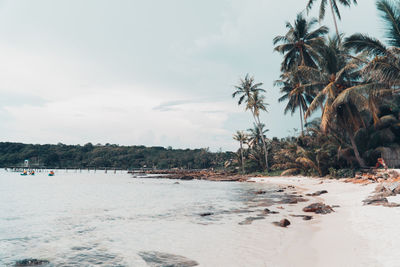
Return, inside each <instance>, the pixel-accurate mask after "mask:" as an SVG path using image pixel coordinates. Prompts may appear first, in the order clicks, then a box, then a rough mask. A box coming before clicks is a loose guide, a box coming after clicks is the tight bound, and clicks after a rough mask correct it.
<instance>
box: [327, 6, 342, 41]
mask: <svg viewBox="0 0 400 267" xmlns="http://www.w3.org/2000/svg"><path fill="white" fill-rule="evenodd" d="M329 4H330V5H331V11H332V17H333V23H334V24H335V29H336V35H337V37H338V38H339V30H338V26H337V22H336V16H335V11H334V10H333V4H332V0H329ZM339 43H340V38H339Z"/></svg>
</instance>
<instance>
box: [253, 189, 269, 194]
mask: <svg viewBox="0 0 400 267" xmlns="http://www.w3.org/2000/svg"><path fill="white" fill-rule="evenodd" d="M266 193H267V191H264V190H258V191H256V192H254V194H256V195H264V194H266Z"/></svg>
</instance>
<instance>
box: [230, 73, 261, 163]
mask: <svg viewBox="0 0 400 267" xmlns="http://www.w3.org/2000/svg"><path fill="white" fill-rule="evenodd" d="M262 85H263V83H255V82H254V77H250V76H249V74H246V76H245V78H244V79H240V84H239V85H238V86H235V88H236V91H235V92H234V93H233V94H232V97H233V98H234V97H236V96H240V97H239V101H238V105H241V104H242V103H243V102H244V103H246V110H250V111H251V114H252V115H253V118H254V121H255V122H256V124H257V125H259V126H260V123H261V122H260V111H262V110H263V111H266V110H267V109H266V106H267V105H268V104H267V103H265V102H264V96H261V95H260V92H265V90H264V89H262V88H260V86H262ZM262 141H263V149H264V154H265V166H266V169H267V170H268V150H267V146H266V144H265V140H264V139H263V140H262Z"/></svg>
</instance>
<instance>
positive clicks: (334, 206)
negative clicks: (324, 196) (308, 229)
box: [332, 205, 340, 209]
mask: <svg viewBox="0 0 400 267" xmlns="http://www.w3.org/2000/svg"><path fill="white" fill-rule="evenodd" d="M332 208H333V209H334V208H340V205H332Z"/></svg>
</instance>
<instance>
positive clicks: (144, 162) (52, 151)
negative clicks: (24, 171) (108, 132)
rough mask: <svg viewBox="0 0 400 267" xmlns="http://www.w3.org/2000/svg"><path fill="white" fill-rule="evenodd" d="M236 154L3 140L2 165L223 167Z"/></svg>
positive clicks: (122, 167)
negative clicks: (39, 143)
mask: <svg viewBox="0 0 400 267" xmlns="http://www.w3.org/2000/svg"><path fill="white" fill-rule="evenodd" d="M232 157H234V155H233V153H231V152H210V151H209V149H208V148H202V149H172V148H171V147H168V148H164V147H145V146H119V145H111V144H106V145H100V144H98V145H93V144H91V143H87V144H85V145H83V146H81V145H65V144H61V143H59V144H57V145H34V144H22V143H10V142H0V167H9V166H16V165H22V164H23V162H24V160H26V159H28V160H29V161H30V163H31V164H35V165H37V166H44V167H47V168H88V167H90V168H93V167H99V168H100V167H104V168H118V169H134V168H157V169H170V168H185V169H205V168H216V169H218V168H222V167H223V166H224V162H226V161H229V159H231V158H232Z"/></svg>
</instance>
